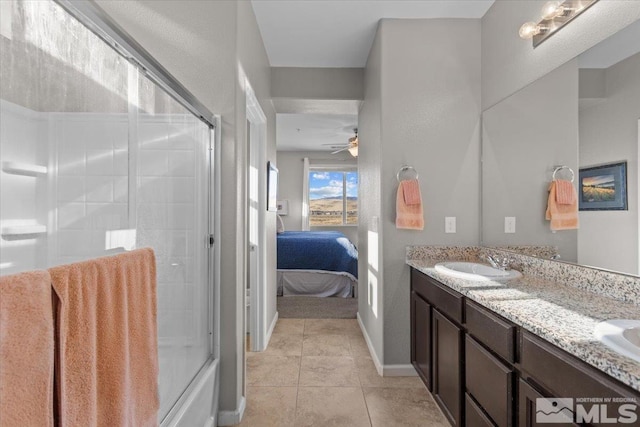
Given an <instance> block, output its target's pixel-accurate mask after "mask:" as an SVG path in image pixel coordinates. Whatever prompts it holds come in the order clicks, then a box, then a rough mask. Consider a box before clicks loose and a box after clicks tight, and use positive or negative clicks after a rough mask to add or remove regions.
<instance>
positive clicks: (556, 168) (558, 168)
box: [552, 165, 576, 182]
mask: <svg viewBox="0 0 640 427" xmlns="http://www.w3.org/2000/svg"><path fill="white" fill-rule="evenodd" d="M562 169H568V170H569V172H571V182H573V181H574V180H575V178H576V174H575V173H574V172H573V169H571V168H570V167H569V166H565V165H560V166H556V167H555V168H554V169H553V177H552V179H553V180H554V181H555V180H556V173H558V172H559V171H561V170H562Z"/></svg>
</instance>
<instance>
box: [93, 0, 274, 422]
mask: <svg viewBox="0 0 640 427" xmlns="http://www.w3.org/2000/svg"><path fill="white" fill-rule="evenodd" d="M98 3H99V5H100V6H101V7H102V8H103V9H105V11H106V12H107V13H108V14H109V15H110V16H111V17H112V18H113V19H114V20H115V21H116V22H117V23H118V24H119V25H120V26H122V27H123V28H124V29H125V30H126V31H127V32H128V33H129V34H131V35H132V36H133V37H134V39H136V40H137V41H138V42H139V43H140V44H141V45H142V46H143V47H144V48H145V49H147V50H148V51H149V52H150V53H151V54H152V55H153V56H154V57H155V58H156V59H157V60H158V61H159V62H160V63H161V64H162V65H163V66H164V67H165V68H167V70H168V71H169V72H170V73H172V74H173V75H174V76H175V77H176V78H177V79H178V80H179V81H180V82H181V83H182V84H183V85H184V86H185V87H186V88H187V89H188V90H189V91H191V92H192V93H193V94H194V95H195V96H196V97H197V98H198V99H199V100H200V101H201V102H202V103H203V104H204V105H205V106H207V107H208V108H209V109H210V110H211V111H212V112H213V113H215V114H220V115H221V122H222V126H221V128H222V129H221V134H222V138H221V141H219V143H220V144H221V154H220V156H221V158H220V165H221V171H220V172H221V179H222V183H223V185H222V194H221V195H220V198H221V206H222V211H221V230H222V233H221V235H220V236H218V239H217V241H218V242H220V246H219V248H218V249H219V251H220V254H221V271H220V280H221V283H220V285H221V289H220V300H221V301H220V307H221V313H220V316H221V324H222V325H224V327H222V328H221V330H220V332H221V336H220V373H221V382H220V391H221V396H220V410H221V411H223V412H225V413H227V414H231V415H233V411H236V410H237V409H238V408H239V406H240V404H241V401H242V395H243V388H244V333H243V322H244V298H245V288H246V265H247V263H246V253H247V248H246V235H245V228H246V221H245V218H246V212H247V207H246V206H247V198H246V185H247V184H246V174H247V143H246V135H245V134H246V105H245V92H244V90H245V83H246V80H249V82H250V84H251V86H252V88H253V90H254V91H255V93H256V96H257V98H258V101H259V102H260V104H261V107H262V109H263V111H264V112H265V114H266V115H267V121H268V123H267V130H268V147H267V157H268V160H272V161H275V160H276V159H275V132H274V129H275V114H274V113H273V111H272V106H271V103H270V102H269V100H268V98H269V96H270V88H269V86H270V69H269V62H268V59H267V56H266V51H265V50H264V46H263V44H262V40H261V37H260V33H259V31H258V29H257V24H256V21H255V16H254V15H253V10H252V9H251V5H250V3H249V2H245V1H240V2H236V1H223V0H221V1H211V2H206V1H197V0H183V1H175V0H174V1H170V0H167V1H153V0H135V1H114V0H98ZM245 77H246V80H245ZM267 228H268V230H267V233H268V235H269V234H272V235H274V236H275V217H274V216H273V215H271V216H269V217H268V218H267ZM269 245H270V247H271V250H269V249H267V252H268V253H269V252H273V253H275V237H274V239H273V241H271V242H269ZM268 264H269V265H271V266H273V271H274V274H273V275H271V276H270V282H269V284H268V289H272V290H273V292H271V291H268V294H272V295H274V298H273V301H271V302H270V306H269V308H270V310H269V311H270V313H269V314H273V313H274V312H275V294H276V292H275V257H270V258H269V259H268ZM271 281H272V282H271ZM198 422H199V421H198Z"/></svg>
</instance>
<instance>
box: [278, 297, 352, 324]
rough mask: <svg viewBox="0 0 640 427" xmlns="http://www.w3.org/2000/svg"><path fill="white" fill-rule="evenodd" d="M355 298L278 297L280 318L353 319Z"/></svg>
mask: <svg viewBox="0 0 640 427" xmlns="http://www.w3.org/2000/svg"><path fill="white" fill-rule="evenodd" d="M357 312H358V299H357V298H338V297H333V298H332V297H329V298H318V297H278V317H279V318H280V319H287V318H288V319H291V318H295V319H355V318H356V313H357Z"/></svg>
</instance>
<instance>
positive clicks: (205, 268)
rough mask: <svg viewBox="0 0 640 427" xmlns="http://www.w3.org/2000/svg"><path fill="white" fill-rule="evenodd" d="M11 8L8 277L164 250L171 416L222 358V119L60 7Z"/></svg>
mask: <svg viewBox="0 0 640 427" xmlns="http://www.w3.org/2000/svg"><path fill="white" fill-rule="evenodd" d="M0 8H1V10H0V21H1V23H0V64H1V65H0V67H1V68H0V98H1V99H0V163H1V166H2V170H1V172H0V228H1V236H0V237H1V238H0V275H7V274H12V273H17V272H22V271H27V270H34V269H44V268H48V267H51V266H55V265H59V264H66V263H71V262H75V261H79V260H84V259H88V258H93V257H99V256H105V255H109V254H115V253H119V252H122V251H128V250H132V249H135V248H141V247H152V248H153V249H154V251H155V254H156V258H157V271H158V338H159V339H158V342H159V362H160V378H159V383H160V402H161V409H160V413H159V420H160V421H162V420H163V419H164V418H165V417H166V416H167V415H168V414H169V413H170V411H171V409H172V408H173V407H174V406H175V405H176V402H178V401H179V399H180V397H181V396H182V395H183V393H184V392H185V390H186V389H187V388H188V386H189V384H190V383H191V382H192V381H193V380H194V378H195V377H196V375H197V374H198V372H199V371H200V369H201V368H202V367H203V366H204V365H205V363H206V362H207V361H209V360H211V358H212V357H213V344H212V342H213V324H212V321H211V311H212V310H213V307H214V306H213V280H212V279H211V278H212V277H213V275H212V269H213V268H214V267H213V262H212V261H213V249H212V245H211V244H210V241H209V240H210V239H209V236H210V235H211V233H212V228H211V224H212V220H211V218H212V215H213V212H212V202H211V201H212V200H213V199H212V197H213V195H212V188H211V187H212V180H211V177H212V167H213V157H212V153H213V152H214V151H213V144H214V141H213V138H214V132H213V130H212V126H211V123H207V122H205V121H203V120H202V119H201V118H199V117H197V116H196V115H194V114H193V112H192V109H189V108H187V107H188V106H185V104H184V103H183V102H178V101H177V100H176V99H174V97H172V96H170V95H169V93H168V92H167V91H166V90H165V89H164V88H163V87H161V86H160V85H159V84H157V83H156V81H155V80H153V79H151V78H149V76H148V74H147V73H145V70H142V69H141V68H140V67H139V66H138V65H137V64H136V63H135V62H131V61H130V59H131V58H126V57H125V56H123V55H122V54H121V52H118V51H116V50H115V49H113V48H112V46H111V45H110V44H108V43H107V42H106V41H105V40H104V39H103V38H101V37H98V36H97V35H96V34H95V33H94V32H92V31H90V30H89V29H88V28H87V27H86V26H84V25H83V24H82V23H80V22H79V21H78V20H77V19H76V18H75V17H73V16H72V15H71V14H69V13H68V12H67V11H66V10H65V9H63V8H62V7H61V6H60V5H58V4H57V3H55V2H53V1H50V0H43V1H18V0H3V1H1V2H0ZM104 327H109V326H108V325H104Z"/></svg>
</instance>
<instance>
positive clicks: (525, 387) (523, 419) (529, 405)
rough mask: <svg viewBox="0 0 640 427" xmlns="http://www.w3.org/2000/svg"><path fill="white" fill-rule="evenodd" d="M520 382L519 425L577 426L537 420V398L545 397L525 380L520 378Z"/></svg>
mask: <svg viewBox="0 0 640 427" xmlns="http://www.w3.org/2000/svg"><path fill="white" fill-rule="evenodd" d="M519 384H520V385H519V387H518V393H519V395H520V402H519V405H518V427H546V426H550V425H552V426H554V427H555V426H557V427H575V424H573V423H557V422H554V423H553V424H549V422H551V421H549V420H546V421H547V422H543V423H538V422H536V399H540V398H543V397H544V396H543V395H542V394H540V393H539V392H538V391H537V390H536V389H534V388H533V387H531V386H530V385H529V384H528V383H526V382H525V381H523V380H520V383H519ZM541 421H543V420H541Z"/></svg>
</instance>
